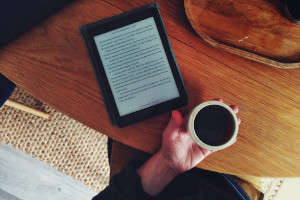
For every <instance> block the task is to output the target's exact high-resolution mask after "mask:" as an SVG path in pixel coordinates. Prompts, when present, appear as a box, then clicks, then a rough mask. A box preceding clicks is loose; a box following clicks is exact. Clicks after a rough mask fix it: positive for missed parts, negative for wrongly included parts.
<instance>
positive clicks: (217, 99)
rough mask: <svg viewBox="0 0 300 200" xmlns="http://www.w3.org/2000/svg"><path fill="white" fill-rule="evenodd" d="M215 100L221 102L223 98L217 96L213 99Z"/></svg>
mask: <svg viewBox="0 0 300 200" xmlns="http://www.w3.org/2000/svg"><path fill="white" fill-rule="evenodd" d="M213 101H219V102H221V103H223V100H222V99H221V98H215V99H213Z"/></svg>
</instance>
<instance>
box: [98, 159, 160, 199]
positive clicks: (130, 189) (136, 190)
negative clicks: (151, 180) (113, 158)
mask: <svg viewBox="0 0 300 200" xmlns="http://www.w3.org/2000/svg"><path fill="white" fill-rule="evenodd" d="M142 164H143V163H141V162H138V161H131V162H130V163H129V164H128V165H127V167H126V168H125V169H123V170H122V171H121V172H120V173H118V174H116V175H115V176H113V177H112V178H111V180H110V183H109V186H108V187H107V188H105V189H104V190H103V191H102V192H101V193H99V194H98V195H97V196H95V197H94V198H93V200H100V199H101V200H108V199H112V200H127V199H130V200H135V199H137V200H148V199H151V200H152V199H153V200H154V199H156V198H154V197H152V196H150V195H148V194H147V193H146V192H144V190H143V186H142V184H141V178H140V176H139V175H138V174H137V173H136V170H137V169H138V168H139V167H140V166H141V165H142Z"/></svg>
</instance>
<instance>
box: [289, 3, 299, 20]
mask: <svg viewBox="0 0 300 200" xmlns="http://www.w3.org/2000/svg"><path fill="white" fill-rule="evenodd" d="M287 6H288V10H289V11H290V13H291V15H292V16H293V17H294V18H295V19H297V20H300V1H299V0H287Z"/></svg>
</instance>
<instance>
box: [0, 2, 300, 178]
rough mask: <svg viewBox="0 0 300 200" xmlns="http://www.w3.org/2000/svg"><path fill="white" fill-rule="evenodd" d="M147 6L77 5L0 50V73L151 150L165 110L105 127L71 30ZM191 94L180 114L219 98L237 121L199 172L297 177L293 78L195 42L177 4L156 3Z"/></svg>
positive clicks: (292, 73) (298, 97) (297, 76)
mask: <svg viewBox="0 0 300 200" xmlns="http://www.w3.org/2000/svg"><path fill="white" fill-rule="evenodd" d="M150 2H151V1H150V0H149V1H141V0H132V1H113V0H110V1H96V0H90V1H87V0H79V1H75V2H74V3H72V4H70V5H69V6H67V7H65V8H64V9H62V10H61V11H59V12H58V13H57V14H55V15H53V16H51V17H50V18H48V19H47V20H46V21H44V22H43V23H42V24H40V25H39V26H36V27H34V28H33V29H31V30H30V31H28V32H27V33H25V34H24V35H23V36H21V37H19V38H17V39H16V40H15V41H13V42H12V43H10V44H9V45H7V46H5V47H4V48H2V49H1V50H0V72H1V73H3V74H4V75H5V76H7V77H8V78H9V79H11V80H12V81H13V82H15V83H16V84H17V85H18V86H20V87H22V88H24V89H25V90H27V91H29V92H30V93H31V94H32V95H33V96H35V97H36V98H39V99H40V100H42V101H44V102H45V103H48V104H49V105H51V106H53V107H54V108H56V109H58V110H60V111H61V112H63V113H65V114H67V115H69V116H70V117H72V118H74V119H76V120H78V121H80V122H81V123H84V124H86V125H88V126H90V127H92V128H94V129H95V130H98V131H100V132H102V133H104V134H106V135H108V136H109V137H112V138H113V139H115V140H117V141H119V142H122V143H124V144H127V145H129V146H132V147H135V148H137V149H140V150H143V151H146V152H149V153H154V152H155V151H157V150H158V149H159V147H160V144H161V134H162V131H163V129H164V127H165V126H166V125H167V123H168V120H169V118H170V113H166V114H163V115H160V116H158V117H154V118H151V119H148V120H145V121H143V122H140V123H137V124H134V125H132V126H128V127H125V128H122V129H120V128H117V127H114V126H112V125H111V124H110V122H109V119H108V115H107V112H106V109H105V106H104V102H103V100H102V96H101V94H100V90H99V88H98V85H97V81H96V78H95V75H94V72H93V69H92V66H91V63H90V60H89V57H88V54H87V51H86V49H85V46H84V42H83V40H82V39H81V36H80V33H79V31H78V27H79V26H81V25H84V24H88V23H91V22H94V21H97V20H100V19H103V18H106V17H110V16H113V15H116V14H119V13H122V12H123V11H127V10H131V9H134V8H137V7H139V6H142V5H146V4H147V3H150ZM158 4H159V7H160V10H161V14H162V18H163V20H164V24H165V26H166V29H167V32H168V34H169V38H170V42H171V45H172V48H173V51H174V54H175V57H176V60H177V62H178V65H179V68H180V71H181V73H182V76H183V79H184V81H185V85H186V87H187V90H188V94H189V96H190V102H189V104H188V106H186V107H184V108H182V109H180V111H181V112H182V113H183V114H186V113H187V112H188V111H189V110H191V109H192V108H193V107H194V106H196V105H197V104H199V103H200V102H203V101H206V100H210V99H213V98H215V97H221V98H223V99H224V100H225V103H228V104H236V105H238V106H239V108H240V112H239V117H240V118H241V119H242V124H241V127H240V132H239V137H238V142H237V143H236V144H235V145H234V146H232V147H230V148H228V149H226V150H224V151H220V152H217V153H214V154H213V155H212V156H210V157H209V158H207V159H206V160H205V161H204V162H202V163H201V164H200V165H199V167H201V168H205V169H210V170H215V171H219V172H225V173H231V174H248V175H256V176H299V175H300V160H299V159H298V155H299V154H300V145H299V144H300V134H299V130H300V124H299V123H298V119H299V117H300V114H299V111H300V106H299V103H300V88H299V87H300V73H299V70H297V69H293V70H282V69H277V68H272V67H269V66H267V65H264V64H260V63H257V62H254V61H250V60H248V59H245V58H241V57H239V56H235V55H232V54H229V53H226V52H223V51H220V50H218V49H215V48H213V47H212V46H210V45H208V44H207V43H206V42H205V41H203V40H202V39H201V38H199V37H198V36H197V35H196V34H195V32H194V31H193V29H192V27H191V26H190V25H189V22H188V20H187V18H186V16H185V11H184V6H183V1H171V0H168V1H159V2H158Z"/></svg>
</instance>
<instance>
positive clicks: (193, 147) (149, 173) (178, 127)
mask: <svg viewBox="0 0 300 200" xmlns="http://www.w3.org/2000/svg"><path fill="white" fill-rule="evenodd" d="M215 100H216V101H220V102H223V101H222V100H221V99H215ZM230 107H231V108H232V110H233V111H234V112H235V113H237V112H238V107H237V106H233V105H231V106H230ZM238 122H239V123H240V122H241V120H240V119H239V118H238ZM212 152H213V151H211V150H207V149H204V148H201V147H199V146H198V145H197V144H196V143H195V142H194V141H193V139H192V137H191V136H190V134H189V133H188V131H187V130H186V127H185V122H184V120H183V119H182V116H181V114H180V113H179V112H178V111H173V112H172V117H171V120H170V122H169V124H168V126H167V127H166V128H165V130H164V132H163V139H162V146H161V149H160V150H159V151H158V152H157V153H156V154H154V155H153V156H152V157H151V158H150V159H149V160H148V161H147V162H146V163H145V164H144V165H142V166H141V167H140V168H139V169H138V170H137V173H138V174H139V176H140V177H141V183H142V185H143V189H144V191H145V192H147V193H148V194H150V195H152V196H156V195H158V194H159V193H160V192H161V191H162V190H163V189H164V188H165V187H166V186H167V185H168V184H169V183H170V182H171V181H172V180H173V179H174V178H175V177H176V176H177V175H178V174H180V173H182V172H185V171H187V170H189V169H191V168H193V167H195V166H196V165H197V164H198V163H200V162H201V161H202V160H203V159H204V158H205V157H206V156H208V155H209V154H211V153H212Z"/></svg>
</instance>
